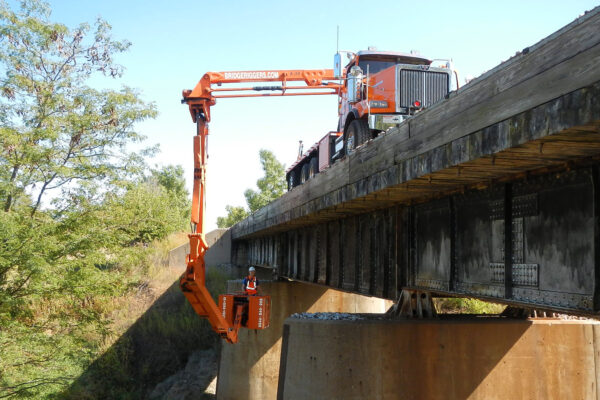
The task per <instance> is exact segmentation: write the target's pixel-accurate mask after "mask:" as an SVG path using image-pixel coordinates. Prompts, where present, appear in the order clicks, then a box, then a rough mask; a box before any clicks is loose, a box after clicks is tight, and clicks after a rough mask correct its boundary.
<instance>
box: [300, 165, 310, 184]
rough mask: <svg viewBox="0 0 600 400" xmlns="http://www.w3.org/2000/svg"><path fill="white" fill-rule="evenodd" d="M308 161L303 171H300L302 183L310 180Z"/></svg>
mask: <svg viewBox="0 0 600 400" xmlns="http://www.w3.org/2000/svg"><path fill="white" fill-rule="evenodd" d="M308 168H309V167H308V163H305V164H304V165H303V166H302V171H301V172H300V183H301V184H302V183H304V182H306V181H307V180H308Z"/></svg>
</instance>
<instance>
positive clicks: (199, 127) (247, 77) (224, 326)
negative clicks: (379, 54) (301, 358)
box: [179, 69, 341, 343]
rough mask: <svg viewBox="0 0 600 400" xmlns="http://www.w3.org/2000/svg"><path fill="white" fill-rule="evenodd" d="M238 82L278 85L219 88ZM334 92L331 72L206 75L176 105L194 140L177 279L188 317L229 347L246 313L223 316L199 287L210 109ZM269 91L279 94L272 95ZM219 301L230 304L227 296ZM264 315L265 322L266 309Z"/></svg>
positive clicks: (237, 311)
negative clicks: (227, 101) (185, 247)
mask: <svg viewBox="0 0 600 400" xmlns="http://www.w3.org/2000/svg"><path fill="white" fill-rule="evenodd" d="M243 82H281V85H279V86H253V87H231V88H222V87H221V85H222V84H227V83H243ZM288 82H303V83H304V85H296V86H288V85H287V83H288ZM215 84H216V85H218V86H217V87H216V88H213V87H212V85H215ZM307 89H308V90H307ZM340 89H341V84H340V83H339V82H338V81H336V78H335V77H334V74H333V70H331V69H322V70H284V71H232V72H208V73H206V74H205V75H204V76H203V77H202V79H201V80H200V82H198V84H197V85H196V87H195V88H194V89H193V90H184V91H183V100H182V103H186V104H187V105H188V107H189V110H190V114H191V116H192V120H193V121H194V122H195V123H196V136H194V188H193V193H192V216H191V226H192V233H191V234H189V239H190V253H189V254H188V256H187V259H186V262H187V268H186V271H185V272H184V274H183V275H182V276H181V279H180V282H179V283H180V286H181V290H182V291H183V293H184V295H185V297H186V298H187V299H188V301H189V302H190V304H191V305H192V307H193V308H194V311H196V313H197V314H198V315H200V316H201V317H204V318H208V320H209V322H210V324H211V326H212V328H213V330H214V331H215V332H217V333H218V334H219V335H220V336H221V337H222V338H223V339H225V340H227V341H228V342H229V343H236V342H237V340H238V329H239V327H240V326H241V320H242V313H243V312H244V307H246V309H248V308H247V307H248V306H244V302H242V303H235V308H234V309H233V311H232V312H229V310H226V307H233V306H234V304H227V302H226V299H225V300H222V299H220V303H222V307H221V308H222V309H219V307H217V305H216V304H215V302H214V300H213V298H212V297H211V295H210V293H209V292H208V290H207V288H206V284H205V283H206V282H205V271H206V265H205V263H204V255H205V253H206V250H207V249H208V245H207V243H206V239H205V230H204V211H205V208H206V159H207V154H206V148H207V138H208V122H210V108H211V107H212V106H214V105H215V104H216V99H218V98H232V97H264V96H311V95H325V94H339V92H340ZM258 91H269V93H264V94H263V93H255V92H258ZM274 91H277V92H279V93H273V92H274ZM248 92H250V93H248ZM225 297H226V298H229V299H231V298H232V297H231V296H225ZM241 297H244V295H238V296H235V298H236V299H239V298H241ZM264 297H265V298H266V299H265V303H266V304H270V298H268V296H264ZM242 300H243V299H242ZM247 300H250V299H247ZM254 300H258V301H260V299H255V298H253V299H251V301H247V302H246V303H250V304H254V303H256V304H259V303H258V302H255V301H254ZM240 304H241V305H240ZM260 304H261V305H262V304H263V303H260ZM266 307H268V305H267V306H266ZM257 309H258V308H257ZM264 311H265V312H266V315H267V318H268V312H269V310H268V308H267V309H266V310H264ZM257 314H258V316H257V318H258V323H257V325H256V328H255V329H262V328H264V327H266V326H265V325H263V324H262V322H261V320H260V318H261V316H263V309H260V310H259V311H258V312H257ZM253 326H254V325H253ZM267 326H268V321H267Z"/></svg>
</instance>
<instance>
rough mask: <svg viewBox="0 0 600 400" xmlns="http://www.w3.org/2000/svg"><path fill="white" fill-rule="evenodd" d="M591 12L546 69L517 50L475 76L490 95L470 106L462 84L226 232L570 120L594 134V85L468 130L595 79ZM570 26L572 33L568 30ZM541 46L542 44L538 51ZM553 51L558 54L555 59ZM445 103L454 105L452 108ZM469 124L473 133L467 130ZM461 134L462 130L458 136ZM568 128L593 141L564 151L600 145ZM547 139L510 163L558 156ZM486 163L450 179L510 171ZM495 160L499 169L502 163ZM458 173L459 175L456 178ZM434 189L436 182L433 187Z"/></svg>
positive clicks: (253, 228)
mask: <svg viewBox="0 0 600 400" xmlns="http://www.w3.org/2000/svg"><path fill="white" fill-rule="evenodd" d="M597 14H598V13H596V14H594V16H593V18H591V17H589V18H587V19H586V20H585V22H584V23H581V24H579V25H577V26H573V27H572V28H570V30H568V32H570V33H569V35H571V36H570V37H571V40H574V38H581V43H583V44H581V43H579V42H578V43H579V44H577V43H576V44H575V47H576V48H579V50H580V51H579V53H577V54H575V55H574V56H572V57H571V58H567V59H566V60H565V58H566V57H562V55H563V54H562V53H561V57H559V58H557V60H556V62H555V63H554V64H553V65H552V64H548V65H544V66H543V68H545V69H542V70H539V71H538V70H536V68H538V67H539V65H538V64H536V63H535V60H536V59H537V58H536V57H537V56H536V57H534V52H530V54H528V55H527V56H526V57H524V58H519V60H520V61H519V60H516V61H513V62H511V64H510V65H511V68H512V69H513V70H511V72H510V74H513V75H510V74H509V73H508V72H507V73H504V72H502V73H501V71H502V68H500V69H498V70H497V73H495V74H489V75H487V76H486V77H485V79H484V80H493V81H494V82H496V83H495V84H494V85H496V86H493V85H492V84H491V83H489V82H488V84H486V85H487V86H485V85H483V84H482V83H481V84H478V85H479V86H477V87H479V88H480V90H482V92H483V91H484V90H483V89H481V88H486V90H489V88H490V87H497V88H500V89H502V90H501V91H499V92H497V93H496V92H494V91H492V92H491V93H488V96H489V98H488V99H487V100H486V101H480V102H478V103H477V104H474V105H471V106H469V105H468V104H467V103H468V101H470V100H464V101H467V103H465V104H466V105H465V104H462V105H461V104H459V103H461V102H463V100H461V101H457V99H459V100H460V99H461V98H462V97H465V96H466V95H464V93H469V91H467V88H465V89H464V91H463V92H460V93H459V94H457V95H456V96H453V97H452V98H450V99H449V100H447V101H446V102H444V103H445V104H446V103H447V104H446V105H445V106H444V107H441V106H438V107H433V108H431V109H430V110H427V111H424V112H423V113H421V115H418V116H416V117H415V118H413V119H412V120H410V121H409V123H408V127H409V132H408V133H409V136H410V137H409V138H408V139H406V137H404V138H403V139H402V140H400V141H399V142H397V143H395V142H394V140H399V137H401V136H402V135H403V134H399V135H398V137H394V135H393V134H388V135H385V136H383V137H382V138H380V139H378V140H375V141H373V142H372V143H369V144H367V145H366V146H363V147H361V148H360V149H358V151H357V152H356V153H355V154H354V155H353V156H351V157H349V158H347V159H346V160H343V161H342V162H339V163H337V164H336V165H334V166H333V167H331V168H330V169H328V170H326V171H325V172H324V173H322V174H319V175H317V177H315V179H313V180H311V181H309V182H308V183H307V184H305V185H303V187H300V188H298V189H295V190H293V191H292V192H290V193H288V194H286V195H284V196H283V197H282V198H280V199H278V200H277V201H276V202H274V203H272V204H271V205H269V206H268V207H266V208H265V209H263V210H261V211H260V212H257V213H256V214H254V215H252V216H251V217H249V218H248V219H247V220H245V221H242V222H241V223H240V224H238V225H236V226H235V227H234V229H233V232H232V237H233V238H239V237H243V236H245V235H249V234H252V233H254V232H259V231H261V230H264V229H267V228H268V227H271V226H274V225H277V224H283V223H287V222H291V221H294V220H297V219H299V218H301V217H303V216H305V215H310V214H315V213H316V212H318V211H319V210H323V209H327V208H330V207H333V206H335V205H337V204H341V203H344V202H348V201H349V200H351V199H356V198H359V197H361V196H362V197H365V196H369V195H371V194H374V193H377V192H378V191H381V190H384V189H386V188H388V187H393V186H395V185H398V184H401V183H403V182H409V181H412V180H415V179H419V178H421V177H424V176H429V179H431V178H432V177H433V176H432V174H434V173H436V172H438V171H442V172H441V173H442V174H443V175H444V176H446V177H450V176H451V174H448V173H447V171H444V170H445V169H448V168H450V169H451V168H452V167H453V166H455V165H458V164H464V163H469V162H472V161H473V160H474V159H477V158H481V157H489V156H491V155H492V154H494V153H495V152H496V153H497V152H500V151H508V149H509V148H510V147H515V146H521V145H523V144H525V143H527V142H528V141H531V140H539V139H542V138H544V137H545V138H548V141H552V140H551V136H548V135H549V134H551V133H559V132H563V133H561V137H565V134H564V132H565V131H566V130H571V128H573V127H577V128H576V129H579V130H589V132H593V133H594V134H595V133H597V132H598V129H597V125H596V126H594V125H593V124H594V123H595V122H594V121H597V120H595V119H593V118H595V116H597V114H598V107H596V106H594V104H596V102H597V99H598V98H599V97H600V94H599V93H598V92H599V89H598V85H595V86H590V87H589V88H584V89H581V90H577V91H574V92H572V93H569V94H568V95H565V96H562V97H560V98H558V99H556V100H553V101H552V102H551V103H547V104H542V105H538V106H536V107H534V108H533V109H529V110H525V111H524V112H523V113H521V114H519V115H517V116H514V117H510V118H508V119H505V120H503V121H500V122H497V123H496V124H492V125H493V126H487V127H484V128H483V129H481V130H479V131H475V132H473V131H472V129H474V127H477V126H479V125H485V124H486V123H488V122H489V121H491V120H489V121H488V120H487V119H486V118H492V119H493V120H495V121H497V120H499V119H500V118H504V117H506V116H509V115H514V113H515V112H517V111H518V110H520V109H523V108H524V107H532V106H533V105H535V104H536V103H539V102H542V101H544V99H546V98H548V97H551V96H556V95H560V94H562V93H564V92H566V91H568V90H570V89H571V88H572V87H577V86H581V85H583V84H584V83H585V82H588V81H592V80H594V79H595V80H596V81H600V45H598V44H597V43H598V37H599V36H600V33H597V32H590V29H591V28H590V21H594V23H595V24H598V20H599V19H600V17H599V15H597ZM571 30H573V32H571ZM575 31H576V32H578V33H574V32H575ZM584 33H585V34H584ZM588 33H589V35H588ZM590 38H592V39H590ZM594 38H595V39H594ZM559 39H560V40H559ZM555 40H558V42H557V43H562V44H563V45H564V43H565V40H567V39H565V37H561V36H560V35H559V36H556V37H555ZM594 40H596V42H595V43H596V45H594V46H593V47H589V45H590V44H591V43H593V42H594ZM553 46H555V47H556V46H559V45H558V44H556V43H555V44H554V45H553ZM577 46H579V47H577ZM582 46H583V47H582ZM586 46H588V47H586ZM542 47H543V48H544V51H543V52H542V50H541V49H542ZM559 47H560V46H559ZM551 48H552V47H544V46H541V45H540V46H539V47H538V49H539V51H540V53H539V54H544V55H547V54H551V51H550V50H548V49H551ZM584 48H585V49H584ZM559 59H560V60H562V61H560V62H559ZM517 61H518V62H517ZM521 62H522V63H523V65H525V64H527V68H528V70H529V69H530V70H531V71H530V72H527V73H525V72H524V73H523V74H524V76H530V78H529V79H526V80H525V78H524V77H520V79H521V78H522V79H521V80H520V81H519V82H516V83H514V84H513V83H510V82H509V81H506V76H514V74H515V73H516V72H515V71H524V70H523V68H525V66H520V67H519V66H518V65H517V64H519V63H521ZM519 65H520V64H519ZM519 68H521V69H519ZM538 69H539V68H538ZM534 70H535V71H537V72H536V73H535V74H534V72H532V71H534ZM507 74H509V75H507ZM528 74H529V75H528ZM503 79H504V81H503ZM490 85H491V86H490ZM473 87H475V86H473ZM469 90H474V89H469ZM461 96H462V97H461ZM515 99H516V100H515ZM594 99H596V100H594ZM450 105H452V107H455V108H454V109H453V108H452V107H450ZM460 107H463V109H468V110H469V112H468V113H461V112H458V111H457V110H460V109H461V108H460ZM465 107H467V108H465ZM474 107H475V108H476V109H477V110H478V111H477V113H475V112H474V110H475V108H474ZM442 109H443V111H442ZM447 110H454V111H453V112H450V111H447ZM449 113H450V114H452V118H454V120H453V121H454V122H452V121H450V119H449V118H450V116H449ZM461 118H462V119H461ZM586 119H587V120H586ZM590 123H591V124H592V125H590ZM461 124H462V125H461ZM586 124H587V125H586ZM418 127H421V128H422V129H421V128H420V129H421V131H422V133H419V130H418V129H417V128H418ZM402 129H406V128H402ZM440 132H443V134H440ZM470 132H473V133H471V134H469V133H470ZM466 134H469V135H468V136H464V135H466ZM578 135H579V136H581V138H580V137H578ZM572 136H573V137H577V139H574V141H575V142H577V141H581V142H582V143H592V145H591V146H587V148H585V147H584V146H582V147H581V150H576V147H575V146H574V145H571V146H572V147H571V148H570V149H567V150H568V151H570V153H567V154H573V155H577V154H583V152H584V151H585V152H586V153H585V154H590V155H592V154H597V152H598V151H599V150H600V147H599V145H600V143H599V141H598V139H597V137H596V138H594V135H588V137H586V138H585V139H584V138H583V136H585V135H583V134H582V133H581V132H573V135H572ZM596 136H597V135H596ZM544 140H546V139H544ZM567 141H568V140H567ZM544 146H546V144H544ZM548 146H549V148H548V149H547V151H548V152H549V153H551V154H546V156H545V157H542V156H539V157H532V159H531V160H530V161H531V162H529V163H527V162H526V161H527V156H526V155H527V154H528V153H527V149H519V150H517V152H520V151H522V152H523V155H524V160H523V162H522V163H521V162H520V160H519V163H518V164H517V163H514V164H516V165H514V168H515V171H518V170H519V169H521V170H522V169H524V168H535V166H536V165H538V166H539V165H540V164H543V165H545V164H547V163H548V162H556V161H557V160H559V159H560V157H561V154H560V151H559V150H560V149H559V148H558V147H556V146H555V147H554V148H553V147H552V145H548ZM390 155H392V156H390ZM563 156H564V155H563ZM508 160H510V161H512V162H514V161H515V160H517V159H516V158H514V157H513V158H510V159H509V158H507V161H508ZM390 163H392V165H390V166H389V167H388V168H385V169H383V170H379V171H374V169H380V168H382V167H384V166H385V165H389V164H390ZM394 163H395V164H394ZM493 167H494V166H489V165H488V166H487V167H486V168H485V169H479V170H477V169H475V170H473V171H470V172H468V171H465V173H467V172H468V174H467V176H460V168H459V169H458V175H459V176H460V177H459V178H456V179H455V182H454V183H456V184H458V185H461V184H467V183H468V182H469V181H473V180H476V179H483V180H486V179H489V178H492V177H494V176H497V175H498V174H506V173H510V172H511V171H513V170H512V168H510V166H509V165H504V164H502V162H499V163H498V167H497V168H493ZM501 167H502V168H505V169H504V170H502V169H501ZM356 174H358V175H356ZM361 175H365V177H364V178H363V179H359V180H357V181H355V182H353V183H351V184H350V183H347V182H349V181H351V180H353V179H355V178H356V177H359V176H361ZM461 180H464V181H465V182H460V181H461ZM428 183H431V182H428ZM424 185H426V184H424ZM434 190H442V189H441V188H440V187H438V188H436V189H434ZM365 198H366V197H365ZM368 199H369V203H371V204H370V205H369V203H365V205H364V206H362V205H361V204H359V203H353V204H352V205H351V207H350V208H338V209H337V211H338V212H342V213H343V212H346V211H349V212H351V211H352V210H358V209H360V207H363V210H368V209H369V207H371V209H372V207H373V204H372V203H373V202H374V201H375V200H376V198H368ZM305 223H307V222H305Z"/></svg>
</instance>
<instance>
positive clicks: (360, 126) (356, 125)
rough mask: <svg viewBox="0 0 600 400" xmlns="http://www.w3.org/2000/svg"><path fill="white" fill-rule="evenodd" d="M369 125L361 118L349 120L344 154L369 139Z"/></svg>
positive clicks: (350, 152) (352, 150) (349, 152)
mask: <svg viewBox="0 0 600 400" xmlns="http://www.w3.org/2000/svg"><path fill="white" fill-rule="evenodd" d="M369 134H370V131H369V125H367V121H365V120H363V119H355V120H354V121H352V122H350V125H349V126H348V129H347V130H346V142H345V144H344V145H345V148H346V154H352V153H353V152H354V150H355V149H356V148H357V147H358V146H360V145H361V144H363V143H364V142H366V141H367V140H369V139H370V137H369Z"/></svg>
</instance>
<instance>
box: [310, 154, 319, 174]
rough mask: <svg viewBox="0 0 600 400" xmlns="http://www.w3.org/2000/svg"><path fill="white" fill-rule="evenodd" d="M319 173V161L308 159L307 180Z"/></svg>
mask: <svg viewBox="0 0 600 400" xmlns="http://www.w3.org/2000/svg"><path fill="white" fill-rule="evenodd" d="M318 173H319V160H317V157H313V158H311V159H310V162H309V163H308V179H312V177H314V176H315V175H316V174H318Z"/></svg>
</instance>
